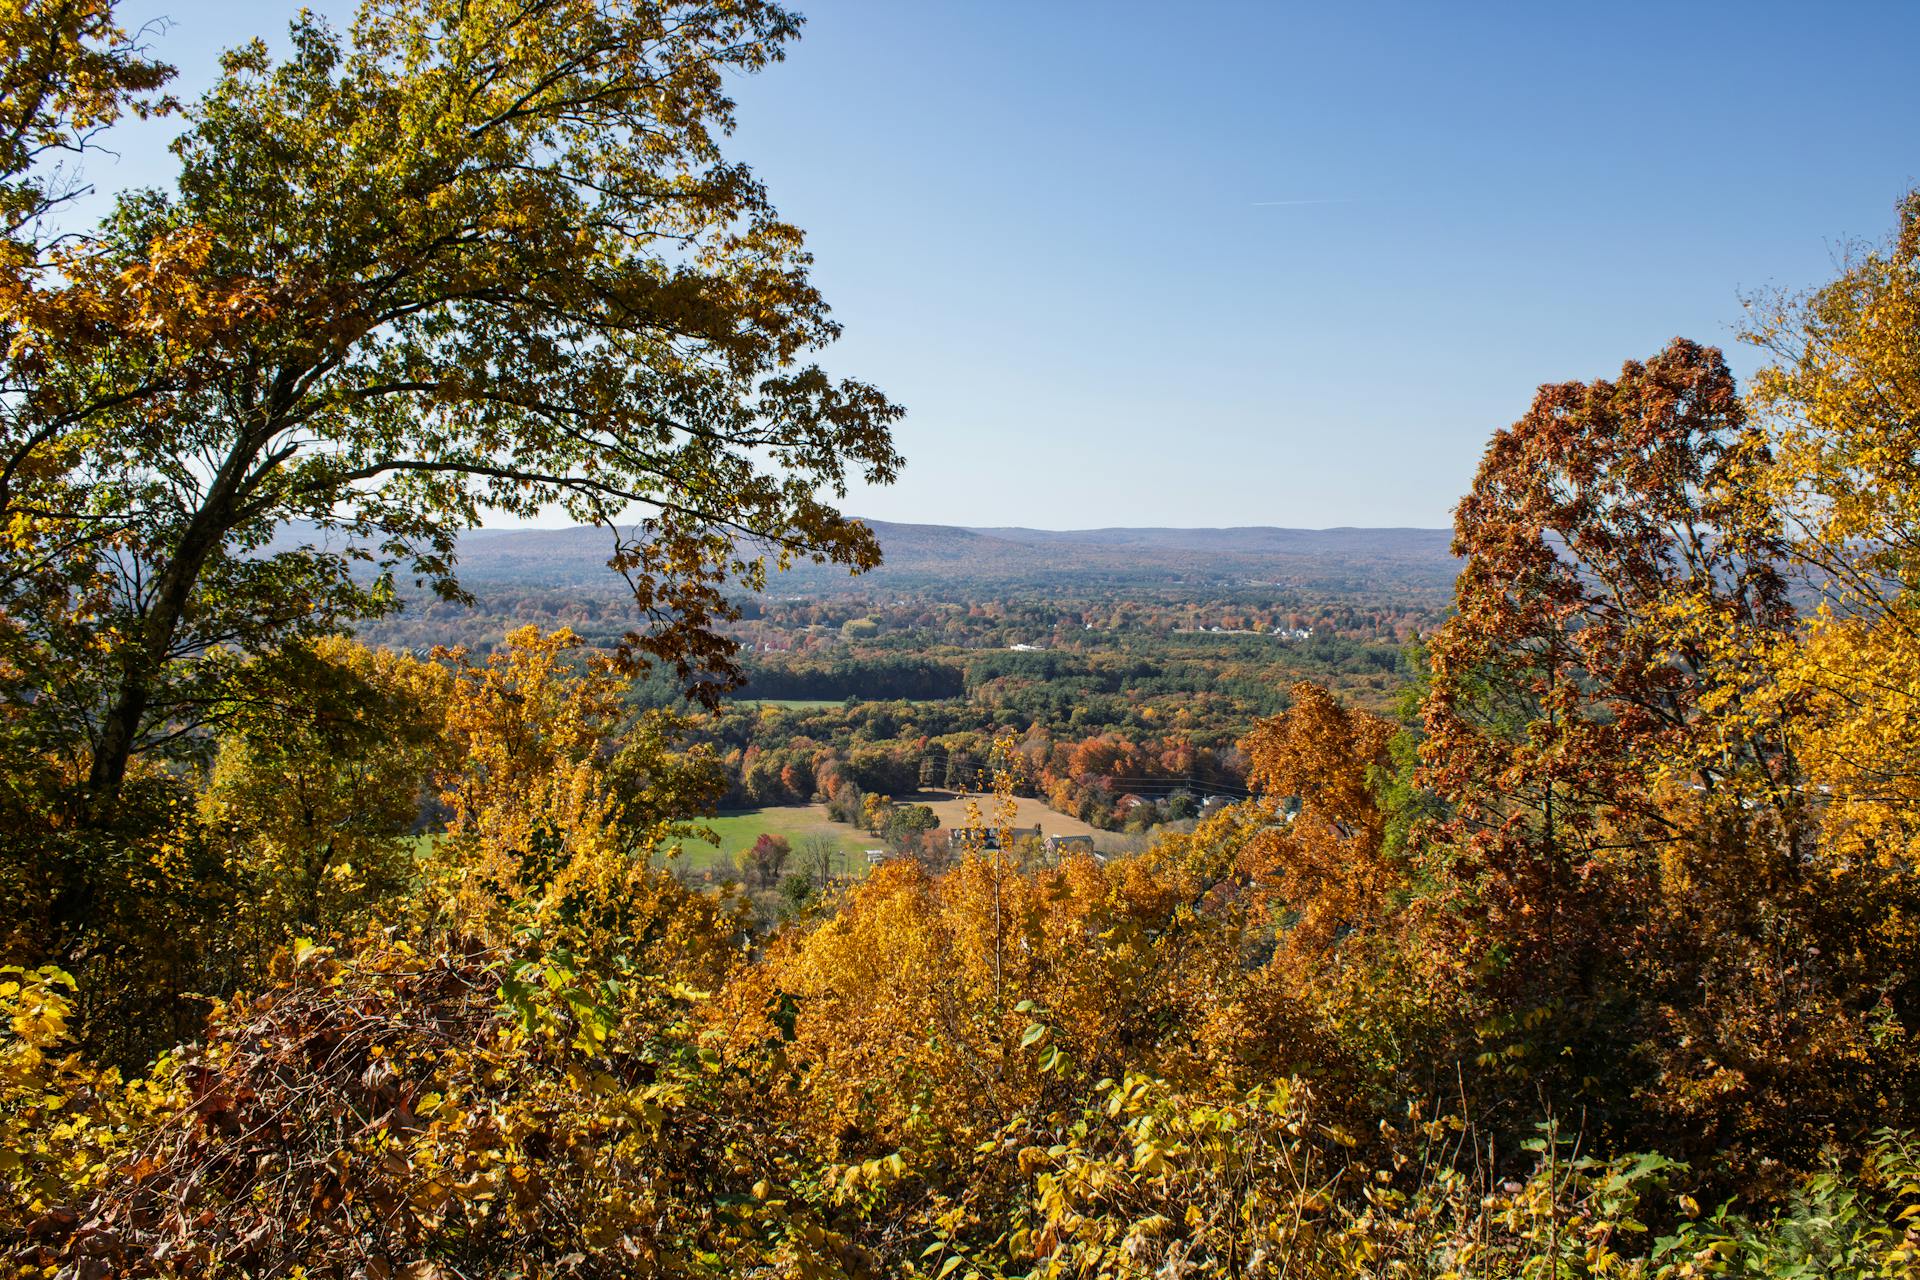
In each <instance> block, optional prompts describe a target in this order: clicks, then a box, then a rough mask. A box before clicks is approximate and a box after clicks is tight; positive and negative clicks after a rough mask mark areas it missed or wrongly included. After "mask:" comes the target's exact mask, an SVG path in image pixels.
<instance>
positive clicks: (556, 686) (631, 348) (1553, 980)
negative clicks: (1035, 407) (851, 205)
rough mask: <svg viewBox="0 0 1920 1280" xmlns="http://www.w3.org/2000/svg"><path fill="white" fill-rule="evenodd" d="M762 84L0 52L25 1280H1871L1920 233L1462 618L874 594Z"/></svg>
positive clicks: (1517, 514)
mask: <svg viewBox="0 0 1920 1280" xmlns="http://www.w3.org/2000/svg"><path fill="white" fill-rule="evenodd" d="M800 29H801V19H800V17H799V15H797V14H795V13H792V12H790V11H788V10H787V9H785V8H783V7H782V6H781V5H780V4H778V3H775V2H773V0H366V2H365V3H364V4H363V5H362V6H361V7H360V8H359V9H358V11H357V13H356V14H355V15H354V16H352V17H351V19H350V20H347V21H342V22H339V23H337V24H336V23H331V22H329V21H328V20H326V19H323V18H321V17H318V16H316V15H313V14H310V13H306V12H305V11H302V13H301V15H300V16H299V17H298V18H297V19H296V21H295V23H294V25H293V27H292V30H291V32H290V40H289V41H288V42H286V43H285V44H276V45H269V44H268V43H266V42H264V41H253V42H236V43H234V44H233V46H232V47H231V48H230V49H229V50H228V51H227V52H226V53H225V54H224V55H223V56H222V59H221V62H220V64H219V69H218V73H217V75H216V76H215V78H214V81H213V83H212V85H211V87H210V88H208V89H206V90H205V92H204V93H186V92H184V91H178V90H177V89H176V77H175V76H174V73H173V70H172V68H171V67H169V66H168V65H166V62H165V60H164V58H165V55H166V52H167V51H166V48H165V42H164V40H160V39H156V38H155V37H154V35H153V33H152V32H151V31H139V30H131V31H130V30H129V29H128V27H127V25H126V23H125V22H124V20H123V17H122V16H121V15H117V14H116V2H115V0H12V2H11V3H8V4H5V5H0V232H3V234H4V241H3V242H0V325H3V326H4V336H5V344H4V347H0V1015H3V1016H0V1259H3V1260H4V1261H3V1263H0V1265H3V1266H4V1268H5V1270H6V1272H7V1274H9V1275H17V1276H21V1277H26V1276H36V1277H76V1278H82V1280H96V1278H101V1277H110V1276H116V1277H117V1276H127V1277H141V1276H144V1277H224V1276H262V1277H289V1278H291V1277H312V1278H314V1280H318V1278H320V1277H342V1278H343V1280H344V1278H347V1277H352V1278H354V1280H402V1278H404V1280H454V1278H456V1277H568V1276H580V1277H593V1276H606V1277H614V1276H622V1277H624V1276H674V1277H695V1276H708V1277H732V1276H768V1277H773V1276H781V1277H787V1276H792V1277H821V1278H827V1277H842V1278H847V1280H851V1278H854V1277H875V1278H877V1277H896V1276H897V1277H912V1276H920V1277H932V1278H937V1280H974V1278H976V1277H977V1278H980V1280H1010V1278H1013V1277H1030V1278H1034V1280H1039V1278H1042V1277H1058V1278H1061V1280H1065V1278H1067V1277H1089V1278H1091V1277H1109V1278H1113V1280H1120V1278H1123V1277H1142V1278H1144V1277H1149V1276H1154V1277H1180V1276H1192V1277H1238V1276H1245V1277H1271V1278H1274V1280H1278V1278H1281V1277H1287V1278H1289V1280H1292V1278H1299V1280H1308V1278H1324V1280H1340V1278H1345V1277H1354V1278H1379V1280H1386V1278H1387V1277H1408V1278H1419V1277H1424V1278H1426V1280H1482V1278H1484V1280H1496V1278H1504V1277H1513V1278H1520V1277H1526V1278H1530V1280H1533V1278H1539V1280H1545V1278H1553V1280H1559V1278H1562V1277H1638V1278H1640V1280H1656V1278H1667V1280H1677V1278H1679V1277H1710V1276H1739V1277H1788V1276H1832V1277H1857V1278H1860V1280H1865V1278H1868V1277H1875V1278H1882V1280H1885V1278H1891V1277H1907V1276H1914V1275H1920V1041H1916V1038H1915V1029H1916V1027H1920V192H1914V193H1912V194H1909V195H1906V196H1905V197H1904V198H1899V196H1898V193H1889V199H1890V200H1896V201H1897V203H1895V204H1894V205H1893V207H1892V208H1891V209H1890V216H1889V220H1888V224H1887V226H1886V227H1885V228H1884V229H1883V238H1882V239H1881V240H1880V241H1878V242H1876V243H1871V244H1865V245H1861V246H1858V247H1856V248H1855V249H1853V250H1851V251H1849V252H1848V253H1846V254H1845V255H1844V256H1843V257H1842V258H1840V259H1839V260H1837V261H1836V263H1835V265H1834V269H1833V272H1832V274H1831V277H1830V278H1829V279H1828V280H1827V281H1826V282H1825V283H1823V284H1820V285H1819V286H1818V287H1815V288H1813V289H1811V290H1809V291H1807V292H1804V293H1768V294H1764V295H1759V296H1755V297H1753V298H1750V299H1748V301H1747V306H1746V310H1745V323H1744V329H1743V331H1742V333H1741V334H1740V337H1739V341H1740V343H1741V346H1740V347H1739V348H1738V350H1739V351H1741V352H1744V353H1746V355H1745V356H1744V357H1742V358H1749V359H1750V362H1751V364H1752V367H1753V368H1754V369H1755V372H1754V373H1752V374H1751V376H1743V377H1739V378H1736V376H1735V372H1734V368H1733V366H1732V365H1731V364H1730V362H1729V351H1731V350H1733V348H1729V351H1723V350H1722V349H1721V348H1720V347H1719V346H1715V345H1711V344H1709V343H1708V342H1706V341H1703V340H1694V339H1692V338H1688V337H1677V338H1674V339H1672V340H1671V341H1669V342H1666V343H1664V345H1660V346H1658V347H1657V349H1652V350H1639V351H1601V352H1594V353H1592V367H1591V375H1590V376H1589V377H1588V378H1586V379H1585V380H1581V381H1570V382H1548V383H1546V384H1545V385H1538V386H1537V387H1536V386H1535V385H1534V384H1533V383H1532V382H1529V383H1526V384H1522V385H1516V386H1515V387H1514V388H1513V397H1512V412H1511V414H1510V415H1507V417H1510V418H1511V425H1505V426H1502V425H1501V424H1500V423H1496V422H1489V423H1487V424H1486V427H1487V430H1488V432H1489V433H1490V442H1489V443H1488V445H1487V447H1486V450H1485V453H1484V455H1483V456H1482V457H1481V458H1480V460H1479V466H1478V471H1477V473H1476V474H1475V476H1474V479H1473V481H1472V484H1471V487H1470V489H1469V490H1468V491H1467V492H1466V493H1464V494H1463V495H1461V496H1460V497H1459V500H1458V505H1457V507H1456V508H1455V519H1454V527H1453V530H1452V541H1451V545H1450V547H1448V548H1444V549H1443V548H1441V547H1440V546H1439V545H1438V543H1435V544H1434V545H1432V546H1428V545H1427V544H1426V543H1422V542H1420V541H1419V540H1418V539H1417V538H1402V539H1400V540H1398V541H1395V540H1393V539H1388V538H1385V537H1384V536H1383V537H1381V538H1376V539H1374V540H1373V541H1371V542H1367V543H1366V544H1365V547H1366V549H1365V551H1364V554H1363V553H1361V552H1359V551H1353V550H1352V548H1355V547H1359V546H1360V545H1361V544H1360V543H1359V542H1357V541H1349V542H1346V543H1338V544H1337V545H1336V544H1334V543H1327V544H1326V546H1332V547H1335V549H1334V550H1333V551H1328V550H1326V549H1325V548H1324V547H1323V546H1322V544H1321V543H1318V542H1312V541H1311V540H1310V539H1309V540H1301V541H1300V546H1301V547H1302V548H1305V549H1304V550H1299V551H1298V552H1297V553H1296V552H1294V551H1289V550H1286V549H1285V547H1283V546H1282V543H1281V542H1280V541H1271V540H1270V542H1271V544H1270V545H1269V543H1260V542H1258V541H1257V540H1256V541H1246V540H1245V539H1244V538H1243V541H1242V542H1240V543H1236V544H1234V545H1233V546H1231V547H1227V548H1225V549H1221V548H1218V547H1214V548H1212V549H1209V548H1208V547H1205V546H1201V545H1200V544H1198V543H1192V544H1191V545H1189V543H1184V542H1183V543H1174V542H1169V541H1164V540H1163V541H1162V542H1160V543H1153V542H1152V541H1151V540H1150V539H1146V538H1134V540H1133V541H1132V542H1128V543H1125V544H1115V545H1114V546H1107V545H1106V544H1101V545H1099V546H1092V549H1088V547H1089V546H1090V545H1091V544H1089V543H1087V540H1085V539H1082V540H1081V541H1080V542H1079V543H1075V542H1072V541H1071V540H1070V539H1069V537H1068V535H1044V536H1043V535H1042V534H1041V533H1037V532H1035V531H1026V530H1001V531H997V532H995V531H972V532H969V531H955V530H944V531H943V530H938V529H931V530H930V529H920V530H918V531H915V530H911V529H900V530H887V529H883V528H879V527H876V526H875V525H874V524H872V523H870V522H864V521H862V520H860V519H857V518H855V515H854V514H850V513H849V512H848V511H847V510H846V509H845V508H846V506H847V495H848V493H849V491H850V486H855V485H885V484H887V483H889V482H890V481H892V480H894V479H895V478H896V476H897V475H898V474H899V473H900V472H901V469H902V467H903V466H904V465H906V464H907V463H908V462H910V461H911V459H910V458H904V457H903V456H902V449H901V448H900V446H899V444H898V441H897V439H896V435H897V428H898V426H899V424H900V423H901V422H902V420H903V415H904V413H905V410H904V409H903V408H902V407H901V406H900V405H898V404H896V403H895V402H894V401H893V400H892V399H890V398H889V396H888V395H887V394H886V393H885V392H883V391H882V390H881V389H879V388H878V387H876V386H874V385H870V384H868V383H866V382H864V381H859V380H856V379H852V378H847V377H843V376H840V375H838V374H836V373H833V372H829V370H828V368H827V367H826V366H825V364H824V363H823V362H824V361H825V360H826V357H825V356H824V355H823V353H824V352H826V351H827V350H828V348H829V347H831V345H832V344H833V343H834V341H835V339H836V338H837V337H839V336H840V328H839V322H838V321H836V320H835V319H834V318H833V316H832V314H831V313H830V312H829V310H828V308H827V304H826V301H825V299H824V298H823V296H822V294H821V292H820V291H819V289H818V288H817V287H816V284H815V280H814V263H813V260H812V258H811V257H810V256H809V251H808V249H807V248H806V246H805V243H804V240H803V236H802V233H801V230H800V229H799V228H798V227H796V226H794V225H792V224H790V223H789V222H787V221H785V220H784V219H783V218H782V216H781V215H780V213H779V212H778V211H777V209H776V208H775V205H774V203H773V197H772V195H771V194H770V192H769V190H768V189H767V188H766V187H765V186H763V185H762V183H761V181H760V179H759V178H757V177H756V175H755V173H754V172H753V171H752V170H750V169H749V168H748V167H747V166H746V165H745V164H744V163H741V162H740V161H739V160H737V159H736V158H735V156H734V155H733V153H732V151H731V149H730V147H731V144H730V142H729V138H730V136H731V134H732V130H733V126H734V123H735V113H736V108H735V104H734V102H733V100H732V97H731V96H730V94H731V93H732V90H731V89H730V87H729V86H730V85H732V84H733V83H734V78H735V77H737V76H739V75H742V74H746V73H752V72H757V71H760V70H762V69H764V68H768V67H770V66H771V65H772V64H774V63H776V62H778V61H780V60H782V59H783V58H785V57H786V56H787V55H788V53H789V51H790V50H791V51H792V52H793V53H794V55H795V56H796V57H798V56H803V55H804V49H803V48H802V47H801V46H798V45H795V41H796V39H797V37H798V36H799V34H800ZM144 118H164V119H171V120H175V121H177V122H179V124H180V132H179V134H178V137H177V141H176V142H175V143H174V144H173V152H172V172H173V173H174V178H173V180H172V181H171V183H170V184H169V185H167V186H165V187H164V188H152V189H139V190H134V191H130V192H124V193H121V194H119V195H117V196H116V197H115V198H114V199H113V200H112V201H111V202H110V203H109V204H108V205H106V206H104V207H105V208H106V212H105V213H104V214H102V215H101V216H99V217H98V218H97V219H95V218H94V217H93V215H92V213H91V212H88V211H89V210H91V209H93V208H94V207H95V206H93V205H89V204H87V203H85V201H84V200H82V198H81V197H82V196H83V195H84V194H85V193H84V191H83V190H82V188H81V187H80V186H79V185H78V184H77V183H76V181H75V179H74V177H73V176H72V175H73V172H74V170H73V168H72V165H73V164H74V163H75V162H76V161H77V160H78V159H79V158H81V157H82V156H84V155H87V154H89V153H90V152H92V151H94V150H95V149H96V148H97V147H98V146H99V140H100V137H101V135H102V133H103V131H104V130H106V129H107V128H108V127H109V126H112V125H115V124H116V122H121V121H125V120H132V119H144ZM82 214H84V215H85V216H84V217H83V216H81V215H82ZM1654 318H1655V319H1656V320H1658V317H1657V316H1656V317H1654ZM1504 420H1505V419H1504V418H1503V421H1504ZM541 517H552V518H559V519H563V520H564V521H565V522H567V523H568V524H569V525H571V526H576V527H579V528H584V529H586V530H590V531H592V533H593V536H594V543H593V545H594V547H595V550H594V551H593V553H592V555H591V563H590V564H588V565H587V569H588V570H589V571H590V573H591V575H592V578H593V583H594V585H592V586H591V587H583V588H574V587H570V586H564V585H562V586H555V585H553V581H554V579H553V574H554V572H555V571H554V570H553V569H552V567H551V566H552V564H553V563H555V562H552V561H546V560H541V561H538V562H536V564H535V568H533V569H532V570H529V571H528V576H526V577H525V578H523V579H519V580H515V581H511V582H509V581H506V580H494V579H488V578H486V577H485V576H484V575H480V576H471V575H468V574H465V573H463V568H464V567H466V566H467V565H469V563H479V562H481V560H482V559H483V557H482V555H481V553H482V552H483V551H484V550H485V548H486V547H487V546H488V545H492V546H494V547H495V548H496V554H497V548H498V547H499V546H501V545H505V544H502V543H496V544H483V543H481V542H477V541H474V540H473V531H474V530H478V529H482V528H483V527H486V526H488V525H489V524H490V522H491V523H493V524H496V525H497V523H498V522H500V521H502V520H515V519H518V520H532V519H535V518H541ZM1120 532H1122V533H1127V532H1128V531H1120ZM1281 532H1285V531H1281ZM1360 532H1361V533H1365V532H1366V531H1360ZM1415 532H1417V531H1415ZM989 535H991V536H989ZM1129 536H1132V535H1131V534H1129ZM1246 537H1248V538H1250V537H1251V535H1246ZM1023 539H1024V541H1023ZM1309 543H1311V545H1309ZM1292 545H1293V544H1292V543H1287V544H1286V546H1292ZM1342 547H1344V548H1348V550H1345V551H1343V550H1340V549H1339V548H1342ZM895 548H898V549H899V551H900V554H899V556H898V557H895V558H894V560H893V567H892V569H891V570H889V568H888V565H887V558H888V557H890V556H894V549H895ZM1103 548H1104V549H1103ZM1196 548H1197V549H1196ZM1342 556H1349V557H1350V559H1351V563H1349V562H1348V561H1346V560H1342V559H1341V557H1342ZM915 557H919V558H918V559H916V558H915ZM1075 557H1079V558H1078V559H1076V558H1075ZM1103 557H1104V558H1103ZM1208 557H1211V558H1208ZM1289 557H1292V558H1289ZM1316 557H1318V558H1316ZM1328 557H1331V559H1328ZM963 561H964V563H965V564H967V565H968V566H969V567H968V569H967V570H966V572H965V574H962V575H960V576H959V577H956V576H955V573H956V571H954V570H952V569H951V568H943V567H942V566H950V565H952V564H955V563H961V562H963ZM1329 564H1333V565H1334V566H1335V567H1334V568H1332V569H1329V568H1328V565H1329ZM1089 566H1091V567H1089ZM1262 566H1265V567H1262ZM789 571H790V572H789ZM889 572H892V573H893V574H894V575H895V576H893V577H888V576H887V575H888V573H889ZM783 575H786V576H783ZM809 575H811V576H809ZM969 575H970V576H969ZM780 824H787V825H784V826H783V825H780ZM1033 824H1037V825H1038V826H1039V827H1040V828H1041V829H1043V830H1044V831H1046V832H1048V833H1056V832H1057V833H1070V834H1071V838H1069V839H1064V840H1060V839H1043V838H1042V837H1041V836H1040V835H1039V834H1038V833H1037V832H1031V831H1030V825H1033ZM863 854H864V856H861V855H863Z"/></svg>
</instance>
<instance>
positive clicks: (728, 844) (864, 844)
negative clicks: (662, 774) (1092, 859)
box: [680, 791, 1111, 875]
mask: <svg viewBox="0 0 1920 1280" xmlns="http://www.w3.org/2000/svg"><path fill="white" fill-rule="evenodd" d="M899 802H900V803H902V804H924V805H926V806H927V807H928V808H930V809H932V810H933V812H934V814H935V815H936V816H937V817H938V818H939V819H940V829H941V830H943V831H945V830H949V829H951V828H953V827H964V826H966V825H967V803H966V801H965V800H964V799H963V798H961V797H960V796H957V795H955V794H953V793H952V792H945V791H930V792H927V793H925V794H923V795H916V796H902V797H900V798H899ZM1015 803H1016V804H1017V805H1018V807H1019V812H1018V815H1017V816H1016V818H1015V820H1014V825H1015V826H1018V827H1033V826H1037V827H1039V828H1040V830H1041V833H1042V834H1043V835H1050V836H1093V837H1095V838H1096V839H1100V838H1103V837H1105V836H1108V835H1110V834H1111V833H1108V832H1101V831H1098V830H1096V829H1095V828H1093V827H1090V826H1088V825H1087V824H1086V823H1084V822H1082V821H1080V820H1079V819H1078V818H1070V817H1068V816H1067V815H1066V814H1064V813H1055V812H1054V811H1053V810H1052V809H1049V808H1048V807H1047V806H1046V805H1045V804H1044V803H1042V802H1041V801H1039V800H1035V799H1033V798H1031V797H1026V796H1022V797H1018V798H1016V801H1015ZM979 804H980V816H981V818H982V819H983V820H984V821H986V822H988V823H992V822H994V820H995V819H994V812H993V804H994V801H993V797H992V796H986V797H984V798H982V799H980V801H979ZM698 825H701V826H704V827H708V828H710V829H711V830H712V831H713V833H714V835H715V836H716V837H717V838H718V843H717V844H715V843H713V842H709V841H706V840H686V841H682V842H681V854H680V856H681V857H682V858H683V859H685V860H686V862H687V864H688V865H690V866H692V867H694V868H695V869H696V870H701V871H705V870H709V869H712V868H717V867H720V866H723V865H730V864H732V862H733V860H734V857H735V855H737V854H738V853H740V851H741V850H743V849H749V848H752V847H753V842H754V841H756V840H758V839H759V838H760V837H761V836H762V835H776V836H785V837H786V839H787V843H789V844H791V845H792V846H793V848H794V851H795V852H796V853H797V852H799V849H800V844H801V842H802V841H804V840H805V839H807V837H809V836H827V837H829V838H830V839H832V840H833V841H834V842H835V843H836V844H838V845H839V847H840V852H841V854H842V856H843V857H844V859H845V866H844V869H841V868H836V870H843V874H847V875H864V874H866V870H867V860H866V851H867V850H868V849H874V848H878V847H880V844H881V842H880V841H879V840H876V839H874V838H873V837H872V836H869V835H868V834H867V833H866V832H864V831H857V830H855V829H854V828H852V827H849V826H846V825H844V824H842V823H838V822H835V821H833V819H831V818H829V817H828V816H827V807H826V806H825V805H823V804H783V805H771V806H769V807H767V808H765V809H737V810H733V811H731V812H728V813H722V814H719V815H718V816H716V817H712V818H706V819H703V820H701V821H700V823H699V824H698Z"/></svg>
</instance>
